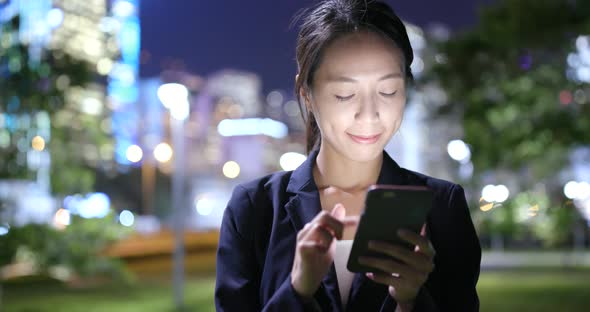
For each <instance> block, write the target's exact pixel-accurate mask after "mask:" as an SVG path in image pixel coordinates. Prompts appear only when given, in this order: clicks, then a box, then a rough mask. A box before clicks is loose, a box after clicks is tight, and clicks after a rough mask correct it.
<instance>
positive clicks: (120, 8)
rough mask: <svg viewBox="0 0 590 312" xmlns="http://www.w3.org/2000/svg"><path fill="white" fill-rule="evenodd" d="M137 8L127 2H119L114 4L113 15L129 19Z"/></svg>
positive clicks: (122, 0)
mask: <svg viewBox="0 0 590 312" xmlns="http://www.w3.org/2000/svg"><path fill="white" fill-rule="evenodd" d="M134 11H135V7H134V6H133V4H132V3H130V2H128V1H125V0H118V1H116V2H115V3H114V4H113V13H114V14H115V16H118V17H127V16H130V15H131V14H133V13H134Z"/></svg>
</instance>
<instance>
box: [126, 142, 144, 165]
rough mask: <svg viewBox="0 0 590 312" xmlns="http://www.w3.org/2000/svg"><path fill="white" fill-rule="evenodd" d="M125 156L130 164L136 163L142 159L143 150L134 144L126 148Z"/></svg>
mask: <svg viewBox="0 0 590 312" xmlns="http://www.w3.org/2000/svg"><path fill="white" fill-rule="evenodd" d="M125 155H126V156H127V160H129V161H130V162H132V163H136V162H139V161H141V159H142V158H143V150H142V149H141V147H139V146H137V145H135V144H134V145H131V146H129V147H128V148H127V152H126V153H125Z"/></svg>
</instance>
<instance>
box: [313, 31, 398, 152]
mask: <svg viewBox="0 0 590 312" xmlns="http://www.w3.org/2000/svg"><path fill="white" fill-rule="evenodd" d="M403 68H404V63H403V57H402V54H401V50H400V49H398V48H397V47H396V46H395V45H394V44H393V43H392V42H391V41H388V40H387V39H385V38H383V37H381V36H380V35H378V34H375V33H372V32H356V33H352V34H348V35H345V36H343V37H340V38H338V39H336V40H335V41H334V42H332V43H331V44H330V45H329V46H327V47H326V48H325V50H324V53H323V57H322V61H321V63H320V65H319V67H318V69H317V71H316V73H315V76H314V79H313V83H312V86H311V94H305V92H303V93H302V95H303V96H304V97H305V96H307V97H306V98H307V99H308V100H309V101H308V104H310V105H311V109H312V110H313V113H314V116H315V119H316V121H317V123H318V126H319V129H320V133H321V137H322V145H324V144H327V145H328V146H326V147H327V148H329V149H330V150H332V151H334V152H337V153H339V154H341V155H343V156H345V157H346V158H348V159H350V160H354V161H361V162H362V161H369V160H373V159H375V158H376V157H378V156H380V154H381V153H382V152H383V149H384V148H385V145H386V144H387V142H388V141H389V140H390V138H391V136H392V135H393V134H394V133H395V132H396V131H397V130H398V129H399V127H400V124H401V122H402V117H403V112H404V107H405V103H406V92H405V91H406V90H405V83H404V72H403V70H402V69H403Z"/></svg>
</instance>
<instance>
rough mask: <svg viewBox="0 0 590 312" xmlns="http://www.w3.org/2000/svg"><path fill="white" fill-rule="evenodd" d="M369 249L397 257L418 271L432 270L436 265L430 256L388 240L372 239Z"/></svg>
mask: <svg viewBox="0 0 590 312" xmlns="http://www.w3.org/2000/svg"><path fill="white" fill-rule="evenodd" d="M369 249H370V250H372V251H375V252H378V253H383V254H386V255H388V256H391V257H393V258H396V259H398V260H400V261H402V262H403V263H405V264H407V265H409V266H411V267H413V268H414V269H416V270H418V271H423V272H432V270H433V267H434V265H433V264H432V260H431V259H429V258H428V256H426V255H424V254H422V253H416V252H413V251H410V250H407V249H406V248H403V247H401V246H397V245H393V244H390V243H387V242H381V241H370V242H369Z"/></svg>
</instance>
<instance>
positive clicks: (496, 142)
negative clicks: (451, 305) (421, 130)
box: [430, 0, 590, 237]
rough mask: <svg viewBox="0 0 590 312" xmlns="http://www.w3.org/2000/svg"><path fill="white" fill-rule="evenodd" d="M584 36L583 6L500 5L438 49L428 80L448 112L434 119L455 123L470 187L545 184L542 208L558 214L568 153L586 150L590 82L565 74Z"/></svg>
mask: <svg viewBox="0 0 590 312" xmlns="http://www.w3.org/2000/svg"><path fill="white" fill-rule="evenodd" d="M589 34H590V2H589V1H570V0H501V1H499V2H498V3H497V4H495V5H492V6H489V7H487V8H485V9H483V10H482V11H481V14H480V20H479V24H478V25H476V26H475V27H474V28H473V29H472V30H470V31H468V32H465V33H462V34H459V35H457V36H455V37H454V38H452V39H450V40H449V41H447V42H444V43H442V44H441V45H440V47H439V49H440V52H441V53H442V55H444V57H443V58H441V59H444V62H441V63H439V64H437V65H435V66H434V67H433V71H432V75H431V77H430V78H431V79H435V80H437V81H439V83H440V84H441V85H442V87H443V88H444V89H445V90H446V91H447V92H448V94H449V99H450V105H447V106H443V107H442V108H441V110H440V112H439V113H440V114H448V113H455V114H459V115H461V116H462V121H463V128H464V141H466V142H467V143H468V144H469V145H470V147H471V152H472V161H473V165H474V177H475V178H476V180H477V179H478V178H479V179H481V178H482V177H485V176H489V175H490V174H491V175H493V174H494V172H498V171H502V172H512V173H517V175H518V179H517V180H518V184H519V185H518V188H519V189H520V190H527V189H530V188H532V187H533V186H534V185H535V184H537V183H539V182H542V183H545V184H547V186H548V188H549V190H548V192H547V195H549V196H550V201H549V203H548V206H550V207H549V208H550V209H566V208H564V207H565V206H564V205H562V204H561V202H563V194H562V193H561V187H562V185H558V184H557V182H558V180H557V179H556V176H557V173H558V172H560V171H561V170H563V169H564V168H566V167H567V166H568V155H569V153H570V151H571V150H572V149H574V148H576V147H579V146H585V145H589V144H590V118H587V117H584V116H589V115H590V88H589V84H588V82H590V78H589V79H587V80H585V79H579V78H580V77H576V72H575V69H574V68H570V67H571V66H572V63H575V62H574V60H573V59H572V58H575V57H572V56H571V55H572V54H575V52H576V46H578V48H579V46H580V45H582V46H584V45H585V44H587V43H588V38H587V37H581V36H583V35H589ZM588 51H590V50H588ZM568 56H569V58H570V59H569V62H568ZM584 57H588V56H584ZM578 65H580V64H578ZM586 65H587V66H588V71H590V61H588V63H587V64H586ZM574 66H575V64H574ZM508 204H509V203H508ZM568 207H570V208H567V209H573V208H571V205H569V206H568ZM555 215H561V214H555ZM513 219H514V218H513ZM562 230H564V229H563V228H562ZM565 230H569V229H568V228H567V227H566V228H565ZM561 236H562V235H560V237H561Z"/></svg>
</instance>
